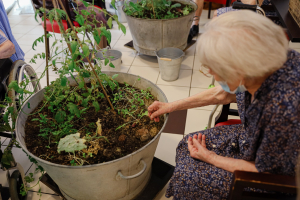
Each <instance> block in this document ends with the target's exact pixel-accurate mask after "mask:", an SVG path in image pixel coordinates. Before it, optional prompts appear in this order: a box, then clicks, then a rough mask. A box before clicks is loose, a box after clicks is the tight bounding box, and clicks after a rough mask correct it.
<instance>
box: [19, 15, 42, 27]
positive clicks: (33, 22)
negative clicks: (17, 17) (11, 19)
mask: <svg viewBox="0 0 300 200" xmlns="http://www.w3.org/2000/svg"><path fill="white" fill-rule="evenodd" d="M36 19H37V20H38V21H36V20H35V18H34V16H33V17H27V18H25V19H24V20H23V21H21V22H20V23H19V24H21V25H23V24H25V25H39V24H40V23H41V22H42V20H41V18H40V17H39V16H37V17H36Z"/></svg>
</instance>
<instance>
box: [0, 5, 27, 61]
mask: <svg viewBox="0 0 300 200" xmlns="http://www.w3.org/2000/svg"><path fill="white" fill-rule="evenodd" d="M0 30H1V31H2V32H3V33H4V34H5V36H4V35H1V34H0V44H3V43H4V42H5V41H6V40H10V41H11V42H12V43H13V44H14V45H15V50H16V53H15V54H13V55H12V56H11V57H10V59H12V61H13V62H14V61H16V60H24V55H25V54H24V52H23V51H22V49H21V47H20V46H19V44H18V43H17V41H16V39H15V38H14V36H13V34H12V32H11V28H10V25H9V21H8V17H7V15H6V11H5V8H4V5H3V2H2V0H0Z"/></svg>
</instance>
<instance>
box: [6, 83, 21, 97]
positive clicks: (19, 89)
mask: <svg viewBox="0 0 300 200" xmlns="http://www.w3.org/2000/svg"><path fill="white" fill-rule="evenodd" d="M8 88H10V89H11V88H12V89H14V90H15V91H16V92H17V93H20V94H23V89H22V88H20V87H19V85H18V83H17V81H12V82H11V83H10V84H9V85H8Z"/></svg>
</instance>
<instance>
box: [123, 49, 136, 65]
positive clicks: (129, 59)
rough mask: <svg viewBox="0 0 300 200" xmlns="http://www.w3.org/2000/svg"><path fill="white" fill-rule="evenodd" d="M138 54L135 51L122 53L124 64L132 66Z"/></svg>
mask: <svg viewBox="0 0 300 200" xmlns="http://www.w3.org/2000/svg"><path fill="white" fill-rule="evenodd" d="M135 57H136V54H135V52H134V51H123V52H122V64H123V65H131V64H132V63H133V60H134V59H135Z"/></svg>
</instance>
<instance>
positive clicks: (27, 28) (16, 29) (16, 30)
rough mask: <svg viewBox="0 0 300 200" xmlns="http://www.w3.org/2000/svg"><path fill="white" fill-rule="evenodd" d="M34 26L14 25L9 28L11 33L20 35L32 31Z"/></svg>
mask: <svg viewBox="0 0 300 200" xmlns="http://www.w3.org/2000/svg"><path fill="white" fill-rule="evenodd" d="M35 27H36V26H35V25H19V24H18V25H16V26H14V27H12V28H11V30H12V33H13V34H14V33H21V34H27V33H28V32H29V31H31V30H32V29H34V28H35Z"/></svg>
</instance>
